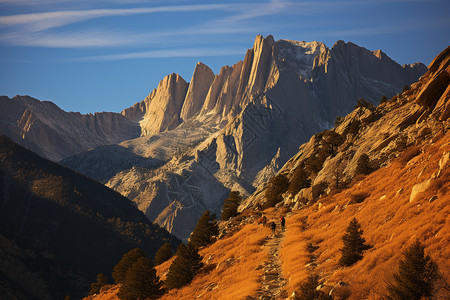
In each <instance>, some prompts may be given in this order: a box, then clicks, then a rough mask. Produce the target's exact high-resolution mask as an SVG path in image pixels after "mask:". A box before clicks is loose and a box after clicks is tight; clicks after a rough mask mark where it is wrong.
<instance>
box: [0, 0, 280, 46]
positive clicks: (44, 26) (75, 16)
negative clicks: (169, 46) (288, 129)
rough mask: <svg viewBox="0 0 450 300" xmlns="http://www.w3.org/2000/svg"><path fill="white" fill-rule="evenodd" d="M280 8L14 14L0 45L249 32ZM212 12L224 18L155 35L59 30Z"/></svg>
mask: <svg viewBox="0 0 450 300" xmlns="http://www.w3.org/2000/svg"><path fill="white" fill-rule="evenodd" d="M0 1H2V0H0ZM44 1H52V0H44ZM119 1H120V0H119ZM283 8H284V4H283V3H282V2H280V1H279V0H273V1H271V2H267V3H258V5H255V3H230V4H200V5H174V6H159V7H139V8H123V9H91V10H72V11H54V12H41V13H32V14H16V15H11V16H1V17H0V29H2V28H3V29H2V30H1V31H0V42H1V43H4V44H8V45H16V46H36V47H56V48H69V47H115V46H127V45H136V44H150V43H155V42H161V43H164V42H165V41H166V42H167V41H169V40H172V39H177V37H178V38H184V36H187V35H189V36H194V35H208V34H232V33H243V32H252V31H255V30H256V28H255V26H254V25H252V24H250V23H248V22H247V21H248V20H250V19H254V18H258V17H261V16H266V15H270V14H275V13H278V12H280V11H282V9H283ZM212 10H219V11H224V12H225V13H224V14H223V15H225V16H224V17H222V18H218V19H216V20H214V21H204V22H203V23H201V24H199V25H190V26H186V27H183V28H177V29H172V30H171V29H168V30H164V31H161V30H160V31H158V32H140V33H137V32H118V31H117V32H108V31H105V30H104V29H96V28H92V29H89V30H83V31H74V29H71V30H72V31H68V30H67V29H63V28H60V27H63V26H65V25H69V24H74V23H79V22H83V21H87V20H90V19H95V18H102V17H117V16H129V15H136V14H154V13H175V12H199V11H212ZM230 13H231V14H230ZM200 22H201V20H200ZM58 28H60V29H58ZM258 29H259V30H261V27H258Z"/></svg>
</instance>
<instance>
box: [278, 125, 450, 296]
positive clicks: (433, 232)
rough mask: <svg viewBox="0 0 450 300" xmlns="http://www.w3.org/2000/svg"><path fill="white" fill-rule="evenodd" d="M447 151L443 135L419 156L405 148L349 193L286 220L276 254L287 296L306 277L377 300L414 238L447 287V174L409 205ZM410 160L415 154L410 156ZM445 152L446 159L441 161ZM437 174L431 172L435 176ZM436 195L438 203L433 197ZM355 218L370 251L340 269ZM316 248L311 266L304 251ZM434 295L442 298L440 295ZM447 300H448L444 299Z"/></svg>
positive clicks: (449, 243) (449, 195) (446, 293)
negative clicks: (346, 236) (312, 275)
mask: <svg viewBox="0 0 450 300" xmlns="http://www.w3.org/2000/svg"><path fill="white" fill-rule="evenodd" d="M449 151H450V132H447V134H446V135H445V136H443V137H442V138H440V139H439V140H438V141H437V142H434V143H433V142H431V141H430V143H429V144H427V145H425V146H423V149H422V152H423V153H421V154H419V153H420V151H414V149H409V151H405V152H404V153H403V156H400V157H399V158H397V159H395V160H394V161H393V162H392V163H391V164H389V165H388V166H387V167H385V168H381V169H379V170H377V171H375V172H373V173H372V174H370V175H368V176H366V177H365V178H363V179H362V180H361V181H359V182H357V183H355V184H354V186H353V187H351V188H349V189H346V190H343V191H341V192H340V193H337V194H335V195H329V196H327V197H325V198H321V199H319V201H318V202H317V203H315V204H314V205H312V206H308V207H306V208H304V209H302V210H300V211H298V212H297V213H296V214H295V215H293V216H292V217H291V218H289V219H288V220H287V224H288V226H287V233H286V237H285V240H284V243H283V248H282V251H281V255H282V257H281V258H282V261H283V272H284V275H285V277H286V278H287V279H289V282H288V285H287V287H286V288H287V290H288V291H289V292H290V293H292V291H294V290H298V287H299V284H300V283H301V282H302V281H303V280H304V279H305V278H306V277H307V275H308V273H310V272H312V273H315V274H319V275H320V276H321V277H322V278H323V279H324V280H325V285H328V286H330V287H329V288H328V290H329V289H330V288H332V287H333V286H335V285H336V284H337V283H338V282H340V281H343V282H345V283H348V284H350V290H351V292H352V294H351V297H350V299H382V298H383V296H384V295H385V293H386V281H387V280H389V278H391V276H392V274H393V273H394V272H396V271H397V265H398V261H399V259H400V258H401V257H402V255H401V253H402V251H403V250H404V249H405V248H406V247H408V246H409V245H411V244H412V243H413V242H414V241H416V240H419V241H420V242H421V243H422V244H423V245H424V246H425V252H426V254H428V255H430V256H431V257H432V259H434V260H435V261H436V262H437V264H438V265H439V270H440V272H441V273H442V275H443V277H444V278H445V279H446V281H447V282H450V205H449V201H450V192H449V191H450V168H448V165H447V167H445V168H444V169H443V170H441V172H440V174H439V177H437V178H435V179H434V180H433V181H432V184H431V186H429V187H428V188H427V189H426V190H425V191H424V192H422V193H419V194H418V195H417V196H416V197H415V199H414V200H413V201H412V202H410V198H411V197H410V194H411V191H412V189H413V186H414V185H416V184H417V183H420V182H423V181H425V180H427V179H428V178H430V177H432V175H433V173H434V176H436V175H437V171H438V170H439V162H440V161H441V165H442V163H443V160H445V157H447V156H448V153H449ZM415 154H417V155H416V156H414V155H415ZM444 154H445V155H444ZM435 172H436V173H435ZM356 194H365V195H366V196H367V198H366V199H365V200H364V201H363V202H362V203H359V204H358V203H357V204H351V203H350V200H351V199H352V195H356ZM436 196H437V198H436ZM353 217H355V218H356V219H357V220H358V222H359V223H360V224H361V228H362V230H363V231H364V234H363V237H365V238H366V241H367V242H368V243H369V244H371V245H373V248H372V249H370V250H368V251H367V252H366V253H365V254H364V258H363V259H362V260H361V261H359V262H357V263H356V264H355V265H353V266H351V267H345V268H342V267H339V265H338V260H339V258H340V256H341V253H340V251H339V249H340V248H341V247H342V246H343V243H342V235H343V234H344V232H345V230H346V228H347V226H348V224H349V223H350V221H351V220H352V219H353ZM308 242H311V243H312V244H313V245H315V246H317V247H318V249H317V250H315V251H314V252H313V255H315V256H316V257H317V259H316V261H315V262H313V263H312V264H311V263H310V262H311V259H310V257H309V253H308V252H307V251H306V249H305V247H306V245H307V243H308ZM438 296H441V297H444V296H445V297H449V296H450V295H449V291H448V290H445V289H441V290H440V292H439V294H438ZM447 299H448V298H447Z"/></svg>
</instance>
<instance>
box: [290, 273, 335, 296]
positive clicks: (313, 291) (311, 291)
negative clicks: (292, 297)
mask: <svg viewBox="0 0 450 300" xmlns="http://www.w3.org/2000/svg"><path fill="white" fill-rule="evenodd" d="M319 285H321V282H320V277H319V275H315V274H314V275H313V274H310V275H309V276H308V278H307V279H306V281H304V282H303V283H302V284H301V285H300V292H299V295H298V299H299V300H332V298H331V296H328V295H327V294H325V293H324V292H323V291H320V290H317V287H318V286H319Z"/></svg>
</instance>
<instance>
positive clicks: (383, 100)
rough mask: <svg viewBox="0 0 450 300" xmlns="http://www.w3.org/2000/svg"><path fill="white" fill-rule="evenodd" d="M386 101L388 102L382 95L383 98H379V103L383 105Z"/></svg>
mask: <svg viewBox="0 0 450 300" xmlns="http://www.w3.org/2000/svg"><path fill="white" fill-rule="evenodd" d="M387 101H388V99H387V98H386V96H385V95H383V96H382V97H381V99H380V103H384V102H387Z"/></svg>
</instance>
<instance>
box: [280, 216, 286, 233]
mask: <svg viewBox="0 0 450 300" xmlns="http://www.w3.org/2000/svg"><path fill="white" fill-rule="evenodd" d="M285 225H286V219H285V218H284V217H281V230H282V231H284V226H285Z"/></svg>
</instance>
